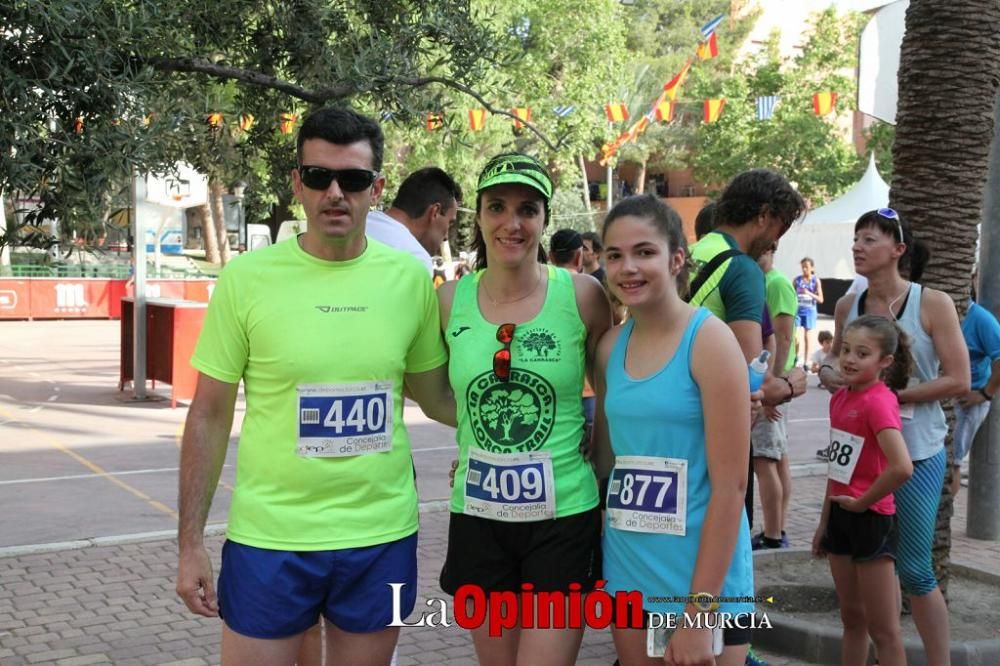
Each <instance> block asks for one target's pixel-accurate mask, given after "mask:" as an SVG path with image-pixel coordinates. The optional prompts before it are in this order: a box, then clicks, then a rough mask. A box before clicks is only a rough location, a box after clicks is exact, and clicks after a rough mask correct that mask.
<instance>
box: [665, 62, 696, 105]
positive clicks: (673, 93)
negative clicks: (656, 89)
mask: <svg viewBox="0 0 1000 666" xmlns="http://www.w3.org/2000/svg"><path fill="white" fill-rule="evenodd" d="M689 69H691V61H690V60H688V61H687V64H685V65H684V67H683V68H682V69H681V71H680V72H678V73H677V76H675V77H674V78H672V79H670V80H669V81H668V82H667V84H666V85H665V86H663V90H664V91H665V92H666V93H667V97H669V98H670V101H673V100H675V99H677V91H678V90H680V87H681V84H682V83H684V79H686V78H687V73H688V70H689Z"/></svg>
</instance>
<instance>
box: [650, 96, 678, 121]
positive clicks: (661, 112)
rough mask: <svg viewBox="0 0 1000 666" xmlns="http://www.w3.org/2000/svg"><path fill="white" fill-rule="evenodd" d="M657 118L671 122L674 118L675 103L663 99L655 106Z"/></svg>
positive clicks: (654, 111)
mask: <svg viewBox="0 0 1000 666" xmlns="http://www.w3.org/2000/svg"><path fill="white" fill-rule="evenodd" d="M653 109H654V110H653V113H654V114H655V115H656V119H657V120H659V121H662V122H667V123H668V122H670V121H671V120H673V119H674V103H673V102H671V101H669V100H662V101H658V102H657V103H656V106H655V107H653Z"/></svg>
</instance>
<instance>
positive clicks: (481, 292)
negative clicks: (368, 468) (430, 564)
mask: <svg viewBox="0 0 1000 666" xmlns="http://www.w3.org/2000/svg"><path fill="white" fill-rule="evenodd" d="M476 192H477V195H476V226H475V238H474V245H475V250H476V266H475V270H474V271H473V272H472V273H470V274H468V275H466V276H465V277H463V278H462V279H461V280H458V281H457V282H454V281H453V282H447V283H445V284H444V285H442V286H441V288H440V289H439V290H438V297H439V300H440V303H441V327H442V330H443V332H444V338H445V342H446V344H447V345H448V347H449V352H450V357H451V358H450V362H449V377H450V379H451V386H452V390H453V392H454V394H455V396H456V399H457V402H458V432H457V438H458V445H459V461H458V468H457V471H456V473H455V483H454V488H453V491H452V497H451V502H450V510H451V517H450V523H449V528H448V552H447V556H446V558H445V564H444V567H443V569H442V572H441V586H442V588H443V589H444V590H445V592H447V593H449V594H454V593H455V592H456V591H457V590H458V589H459V588H460V587H461V586H463V585H466V584H473V585H476V586H479V587H480V588H481V589H482V590H484V591H485V592H487V593H489V592H493V591H496V592H501V591H511V592H515V593H518V594H517V596H518V599H519V603H520V602H521V601H522V600H523V599H524V595H522V594H520V592H521V591H522V585H525V584H530V585H531V586H533V587H532V588H529V589H533V591H534V592H551V591H561V592H564V593H566V592H570V591H572V590H582V591H583V592H587V591H589V590H591V589H593V586H594V583H595V582H596V580H597V579H598V577H599V576H600V572H599V570H598V569H599V561H600V558H599V552H600V551H599V549H600V533H601V514H600V509H599V508H598V489H597V481H596V479H595V477H594V472H593V470H592V468H591V466H590V463H589V462H588V461H587V460H586V459H585V458H584V456H583V454H582V453H581V451H580V443H581V440H582V437H583V433H584V415H583V409H582V405H581V402H580V394H581V391H582V389H583V381H584V375H585V372H589V371H590V368H591V365H592V360H593V356H594V350H595V348H596V345H597V342H598V340H600V338H601V336H602V335H603V334H604V332H605V331H607V330H608V329H609V328H610V326H611V309H610V305H609V304H608V300H607V297H606V296H605V294H604V290H603V289H602V288H601V286H600V285H599V284H598V283H597V281H596V280H593V279H592V278H590V276H587V275H582V274H579V273H576V274H571V273H570V272H568V271H566V270H563V269H559V268H556V267H555V266H551V265H545V264H543V263H540V260H542V259H544V254H542V253H541V247H540V239H541V236H542V232H543V230H544V228H545V225H546V223H547V221H548V218H549V202H550V200H551V198H552V181H551V180H550V178H549V174H548V171H547V170H546V168H545V166H544V165H542V164H541V163H540V162H539V161H538V160H536V159H534V158H533V157H529V156H528V155H523V154H520V153H506V154H502V155H498V156H496V157H494V158H493V159H491V160H490V161H489V162H488V163H487V164H486V166H485V168H484V169H483V171H482V173H481V174H480V176H479V181H478V185H477V188H476ZM571 586H572V587H571ZM577 586H579V587H577ZM577 610H580V609H577ZM518 614H519V617H520V616H521V612H520V610H519V612H518ZM472 636H473V642H474V644H475V647H476V653H477V655H478V656H479V659H480V661H481V662H482V663H490V664H511V665H513V664H515V663H527V664H542V663H544V664H555V665H558V664H566V665H567V666H568V665H570V664H573V663H575V661H576V655H577V652H578V651H579V647H580V641H581V640H582V638H583V630H582V629H555V628H553V629H540V628H529V627H518V628H515V629H513V630H509V631H505V632H504V633H503V634H502V635H501V636H500V637H497V638H491V637H489V636H488V632H487V626H486V624H484V625H483V626H482V627H481V628H479V629H473V630H472Z"/></svg>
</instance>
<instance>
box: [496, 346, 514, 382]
mask: <svg viewBox="0 0 1000 666" xmlns="http://www.w3.org/2000/svg"><path fill="white" fill-rule="evenodd" d="M493 374H494V375H496V376H497V379H499V380H500V381H502V382H505V381H507V380H508V379H510V350H509V349H501V350H499V351H498V352H497V353H496V354H493Z"/></svg>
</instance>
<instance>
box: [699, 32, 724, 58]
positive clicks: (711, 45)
mask: <svg viewBox="0 0 1000 666" xmlns="http://www.w3.org/2000/svg"><path fill="white" fill-rule="evenodd" d="M718 55H719V40H718V39H717V38H716V36H715V33H714V32H713V33H712V34H711V36H709V38H708V39H706V40H705V41H703V42H701V43H700V44H698V57H699V58H700V59H702V60H711V59H712V58H715V57H717V56H718Z"/></svg>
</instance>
